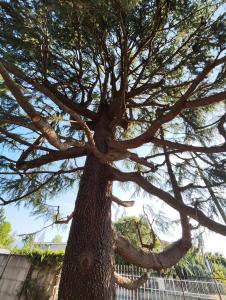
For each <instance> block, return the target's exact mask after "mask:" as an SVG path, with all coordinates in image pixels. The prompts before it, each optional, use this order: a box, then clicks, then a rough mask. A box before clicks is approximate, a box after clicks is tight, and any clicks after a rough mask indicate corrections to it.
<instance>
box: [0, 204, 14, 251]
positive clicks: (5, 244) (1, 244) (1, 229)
mask: <svg viewBox="0 0 226 300" xmlns="http://www.w3.org/2000/svg"><path fill="white" fill-rule="evenodd" d="M13 242H14V237H13V235H12V226H11V224H10V223H9V222H7V221H5V216H4V210H3V209H2V208H1V209H0V248H9V247H10V246H11V245H12V243H13Z"/></svg>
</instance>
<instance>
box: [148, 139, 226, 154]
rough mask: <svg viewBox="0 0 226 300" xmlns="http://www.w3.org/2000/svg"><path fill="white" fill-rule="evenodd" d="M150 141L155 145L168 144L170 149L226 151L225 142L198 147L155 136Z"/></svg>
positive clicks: (204, 151)
mask: <svg viewBox="0 0 226 300" xmlns="http://www.w3.org/2000/svg"><path fill="white" fill-rule="evenodd" d="M151 142H152V143H153V144H155V145H159V146H168V147H169V148H171V149H177V150H180V152H185V151H189V152H194V153H195V152H202V153H221V152H225V151H226V144H222V145H219V146H212V147H199V146H192V145H185V144H180V143H177V142H171V141H168V140H160V139H157V138H152V139H151Z"/></svg>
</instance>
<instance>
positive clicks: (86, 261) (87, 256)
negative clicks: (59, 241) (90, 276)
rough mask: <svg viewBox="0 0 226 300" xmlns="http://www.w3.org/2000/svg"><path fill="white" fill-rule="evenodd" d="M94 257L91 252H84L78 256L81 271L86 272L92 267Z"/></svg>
mask: <svg viewBox="0 0 226 300" xmlns="http://www.w3.org/2000/svg"><path fill="white" fill-rule="evenodd" d="M93 264H94V257H93V254H92V253H91V252H85V253H83V254H82V255H81V256H80V257H79V265H80V270H81V272H82V273H87V272H89V271H90V270H91V269H92V266H93Z"/></svg>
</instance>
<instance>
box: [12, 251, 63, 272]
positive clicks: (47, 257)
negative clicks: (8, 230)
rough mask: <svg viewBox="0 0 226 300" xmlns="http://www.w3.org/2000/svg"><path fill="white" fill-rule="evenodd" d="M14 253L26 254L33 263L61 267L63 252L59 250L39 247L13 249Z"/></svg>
mask: <svg viewBox="0 0 226 300" xmlns="http://www.w3.org/2000/svg"><path fill="white" fill-rule="evenodd" d="M13 253H14V254H20V255H26V256H27V257H28V258H29V259H30V260H31V262H32V264H33V265H37V266H40V265H48V266H56V267H58V268H61V267H62V264H63V259H64V252H63V251H62V252H60V251H49V250H47V251H45V250H41V249H14V250H13Z"/></svg>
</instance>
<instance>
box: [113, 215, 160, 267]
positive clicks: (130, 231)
mask: <svg viewBox="0 0 226 300" xmlns="http://www.w3.org/2000/svg"><path fill="white" fill-rule="evenodd" d="M114 227H115V228H116V230H117V231H118V232H120V233H121V234H122V235H123V236H124V237H126V238H127V239H128V240H129V241H130V242H131V244H132V245H133V246H135V247H137V248H142V246H143V245H142V244H146V245H152V243H153V235H152V231H151V228H150V226H149V224H148V222H147V219H146V218H145V217H144V216H140V217H139V218H137V217H135V216H132V217H122V218H120V219H119V220H118V221H117V222H115V223H114ZM138 228H139V231H140V236H141V239H142V244H141V240H140V237H139V232H138ZM160 248H161V244H160V241H159V239H158V238H156V241H155V245H154V251H159V250H160ZM143 250H144V251H148V249H147V248H144V249H143ZM116 263H117V264H128V263H127V262H125V261H124V260H123V259H122V258H120V257H119V256H118V255H116Z"/></svg>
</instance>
